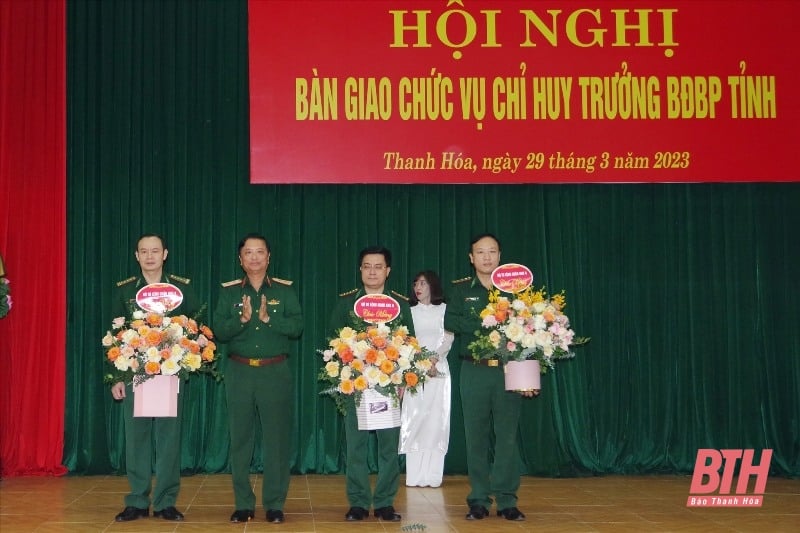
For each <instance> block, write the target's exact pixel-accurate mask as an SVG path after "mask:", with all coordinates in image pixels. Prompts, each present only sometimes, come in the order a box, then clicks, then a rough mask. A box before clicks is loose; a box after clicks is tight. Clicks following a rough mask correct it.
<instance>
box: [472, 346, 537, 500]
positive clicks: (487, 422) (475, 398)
mask: <svg viewBox="0 0 800 533" xmlns="http://www.w3.org/2000/svg"><path fill="white" fill-rule="evenodd" d="M460 385H461V405H462V407H463V410H464V437H465V439H466V444H467V471H468V477H469V484H470V493H469V495H468V496H467V505H469V506H473V505H482V506H484V507H486V508H487V509H488V508H490V507H491V505H492V499H491V495H494V497H495V499H496V500H497V509H498V510H501V509H507V508H509V507H516V506H517V490H518V489H519V483H520V461H519V449H518V444H517V434H518V430H519V428H518V424H519V413H520V407H521V402H522V396H520V395H519V394H518V393H516V392H507V391H506V390H505V378H504V376H503V367H502V365H501V366H496V367H490V366H485V365H479V364H475V363H472V362H470V361H464V362H463V363H462V365H461V379H460ZM492 433H493V434H494V455H493V456H494V462H493V463H490V455H489V450H490V447H491V437H492Z"/></svg>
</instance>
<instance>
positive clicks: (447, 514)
mask: <svg viewBox="0 0 800 533" xmlns="http://www.w3.org/2000/svg"><path fill="white" fill-rule="evenodd" d="M252 480H253V483H254V485H255V490H256V495H257V497H256V499H257V500H259V499H260V498H259V496H258V495H259V493H260V483H261V476H258V475H254V476H253V477H252ZM751 482H752V480H751ZM690 484H691V477H690V476H605V477H591V478H570V479H549V478H534V477H523V478H522V486H521V487H520V490H519V508H520V509H521V510H522V511H523V512H524V513H525V514H526V515H527V520H526V521H524V522H509V521H506V520H504V519H502V518H499V517H497V516H496V513H495V509H492V510H491V515H490V516H489V517H488V518H485V519H483V520H480V521H467V520H465V519H464V515H465V513H466V512H467V507H466V504H465V502H464V499H465V497H466V495H467V492H468V485H467V479H466V477H465V476H446V477H445V480H444V483H443V484H442V486H441V487H440V488H435V489H434V488H416V487H414V488H412V487H404V486H402V485H401V487H400V492H399V494H398V496H397V499H396V501H395V508H396V509H397V511H398V512H399V513H400V514H402V515H403V520H402V522H393V523H392V522H386V523H384V522H382V521H380V520H378V519H376V518H373V517H370V518H368V519H366V520H364V521H363V522H346V521H345V520H344V514H345V512H346V511H347V508H348V505H347V498H346V496H345V488H344V477H343V476H340V475H329V476H324V475H305V476H292V480H291V486H290V489H289V499H288V501H287V502H286V507H285V509H284V511H285V513H286V522H284V523H283V524H270V523H267V522H266V521H265V511H264V510H263V509H261V508H260V507H259V508H258V509H256V518H255V520H253V521H252V522H250V523H248V524H231V523H230V522H228V519H229V517H230V514H231V513H232V512H233V510H234V509H233V493H232V488H231V480H230V476H229V475H224V474H218V475H196V476H187V477H184V478H182V483H181V492H180V496H179V498H178V505H177V507H178V510H180V511H181V512H183V513H184V514H185V515H186V521H184V522H178V523H174V522H167V521H165V520H162V519H157V518H153V517H152V516H151V517H149V518H145V519H140V520H136V521H133V522H128V523H119V524H118V523H116V522H114V516H115V515H116V514H117V513H118V512H120V511H121V510H122V508H123V497H124V495H125V493H126V492H127V489H128V485H127V481H126V479H125V477H118V476H69V477H61V478H53V477H19V478H7V479H3V480H0V531H2V533H22V532H26V533H27V532H33V531H36V532H80V533H85V532H94V531H128V532H131V531H148V532H150V531H154V532H167V531H181V532H184V531H197V532H201V531H202V532H206V531H225V532H239V531H247V532H255V531H269V532H278V531H291V532H317V531H320V532H328V531H330V532H336V531H348V532H357V533H369V532H378V531H409V532H414V533H416V532H418V531H425V532H428V533H438V532H445V531H448V532H481V533H493V532H505V531H508V532H522V531H537V532H539V531H563V532H588V531H614V532H618V531H631V532H642V531H754V532H759V533H768V532H770V533H771V532H776V531H786V532H796V531H800V480H796V479H785V478H776V477H771V478H769V480H768V482H767V487H766V494H765V495H764V500H763V505H762V506H761V507H748V508H742V507H737V508H687V507H686V501H687V498H688V496H689V486H690ZM734 487H735V484H734ZM751 490H752V483H751ZM415 526H416V527H415ZM423 526H424V528H423Z"/></svg>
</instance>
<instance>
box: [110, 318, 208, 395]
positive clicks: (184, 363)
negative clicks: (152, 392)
mask: <svg viewBox="0 0 800 533" xmlns="http://www.w3.org/2000/svg"><path fill="white" fill-rule="evenodd" d="M213 338H214V334H213V333H212V331H211V329H209V328H208V327H206V326H204V325H201V324H198V323H197V321H196V320H195V319H194V318H188V317H187V316H185V315H177V316H164V315H163V314H160V313H155V312H147V311H141V310H137V311H134V312H133V313H132V319H131V320H126V319H125V318H124V317H118V318H115V319H114V320H113V321H112V324H111V331H108V332H107V333H106V335H105V337H103V341H102V343H103V346H104V347H105V348H106V351H105V355H106V360H107V361H108V362H109V363H110V364H111V366H112V371H111V372H109V373H107V374H106V376H105V378H104V381H105V382H106V383H116V382H119V381H124V382H131V381H132V382H133V383H134V385H139V384H141V383H143V382H144V381H145V380H147V379H149V378H151V377H152V376H157V375H164V376H178V377H181V378H186V377H188V376H190V375H192V374H195V373H200V372H206V373H210V374H212V375H213V376H214V377H217V373H216V359H215V350H216V349H217V347H216V345H215V344H214V342H213V340H212V339H213Z"/></svg>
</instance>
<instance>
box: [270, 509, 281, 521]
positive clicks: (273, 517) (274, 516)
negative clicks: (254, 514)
mask: <svg viewBox="0 0 800 533" xmlns="http://www.w3.org/2000/svg"><path fill="white" fill-rule="evenodd" d="M267 522H272V523H273V524H280V523H281V522H283V511H279V510H278V509H267Z"/></svg>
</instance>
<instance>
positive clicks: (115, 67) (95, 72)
mask: <svg viewBox="0 0 800 533" xmlns="http://www.w3.org/2000/svg"><path fill="white" fill-rule="evenodd" d="M67 7H68V40H67V45H68V58H67V59H68V71H67V79H68V94H67V97H68V104H67V110H68V213H69V218H68V244H69V257H68V276H69V279H68V284H69V293H68V312H69V315H68V338H67V352H68V372H67V376H66V379H67V399H66V414H65V416H66V435H65V450H64V464H65V465H67V467H68V468H69V469H70V470H71V471H72V472H75V473H106V472H121V471H123V470H124V468H125V464H124V449H123V448H124V444H123V438H122V426H121V424H122V419H121V413H120V412H119V406H117V405H114V403H113V401H112V400H111V396H110V394H109V393H108V390H107V387H106V386H104V385H103V384H102V382H101V381H102V377H101V376H102V373H103V370H104V364H105V363H104V362H103V360H102V350H101V347H100V338H101V337H102V335H103V333H104V332H105V330H106V329H107V328H108V325H109V324H108V323H107V322H108V318H109V317H108V309H109V301H108V300H109V298H110V293H111V289H112V287H113V285H114V283H115V282H116V281H118V280H120V279H123V278H126V277H128V276H130V275H131V274H133V273H135V272H136V268H137V265H136V263H135V261H134V258H133V247H134V243H135V239H136V237H137V236H138V235H139V234H140V233H142V232H146V231H148V232H149V231H156V232H160V233H163V234H164V235H165V236H166V237H167V245H168V248H169V250H170V255H169V260H168V263H167V269H168V270H169V271H170V272H174V273H178V274H180V275H185V276H188V277H190V278H191V279H192V284H193V285H195V288H196V291H197V292H198V293H199V294H200V295H201V296H202V297H203V299H204V300H206V301H207V302H208V303H209V306H210V308H211V309H213V305H214V304H215V302H216V293H217V288H218V287H219V283H220V282H224V281H227V280H230V279H233V278H235V277H238V276H239V274H240V271H239V269H238V263H237V261H236V245H237V242H238V240H239V238H241V236H242V235H243V234H245V233H247V232H249V231H261V232H263V233H264V234H266V235H267V236H268V237H269V238H270V240H271V244H272V248H273V251H272V262H271V266H270V271H271V273H272V274H273V275H275V276H278V277H282V278H288V279H292V280H294V281H295V287H296V288H297V291H298V293H299V296H300V299H301V304H302V306H303V309H304V313H305V320H306V325H305V332H304V334H303V336H302V338H301V339H300V340H299V341H298V342H297V343H295V346H294V349H293V352H292V354H291V364H292V366H293V369H294V375H295V380H296V390H297V398H296V405H295V406H294V409H295V413H296V425H295V431H294V443H295V454H294V459H293V471H295V472H302V473H305V472H321V473H335V472H341V471H342V466H343V463H342V451H343V445H344V440H343V439H344V435H343V431H342V427H341V419H340V418H339V415H338V414H337V413H336V411H335V408H334V406H333V402H332V401H330V400H329V399H327V398H324V397H320V396H319V395H318V392H319V390H320V387H319V386H318V383H317V381H316V376H317V373H318V371H319V367H320V357H319V356H318V354H317V353H316V350H317V348H320V347H322V346H323V344H324V340H325V339H324V334H325V327H326V324H327V320H328V315H329V313H330V311H331V310H332V308H333V306H334V304H335V302H336V299H337V298H338V296H337V295H338V293H340V292H344V291H346V290H348V289H350V288H353V287H355V286H356V285H357V282H358V274H357V270H356V260H357V254H358V251H359V250H360V249H361V248H362V247H364V246H366V245H369V244H374V243H381V244H385V245H386V246H388V247H389V248H390V249H391V250H392V251H393V252H394V255H395V257H394V263H393V265H392V273H391V276H390V278H389V282H390V285H392V287H393V288H395V289H396V290H399V291H403V292H407V291H408V289H409V283H410V280H411V277H412V276H413V275H414V274H415V273H416V272H417V271H419V270H422V269H427V268H432V269H435V270H437V271H438V272H439V273H440V274H441V275H442V277H443V279H445V280H449V279H456V278H460V277H463V276H465V275H469V274H470V273H471V269H470V265H469V262H468V259H467V248H468V242H469V239H470V236H471V235H472V234H474V233H477V232H483V231H492V232H494V233H496V234H497V235H498V236H499V237H500V239H501V241H502V244H503V254H502V257H503V259H504V260H505V261H507V262H520V263H524V264H526V265H528V266H530V267H531V268H532V269H533V271H534V279H535V284H536V285H537V286H542V285H545V286H547V288H548V289H549V290H550V291H551V292H558V291H560V290H561V289H565V290H566V291H567V313H568V315H569V316H570V318H571V320H572V323H573V325H574V328H575V330H576V331H577V333H578V334H579V335H585V336H591V337H592V341H591V343H590V344H589V345H588V346H586V347H583V348H581V349H580V350H579V351H578V356H577V358H576V359H574V360H572V361H567V362H565V363H563V364H561V365H560V366H559V367H558V369H557V371H556V372H555V373H551V374H548V375H546V376H544V377H543V386H544V393H543V395H542V397H541V398H539V399H537V400H531V401H527V402H525V406H524V410H523V415H522V421H521V423H520V429H519V430H520V449H521V452H522V458H523V464H522V465H521V468H522V469H523V471H524V472H526V473H529V474H534V475H543V476H572V475H584V474H589V473H645V472H648V473H650V472H689V471H691V469H692V467H693V465H694V459H695V454H696V451H697V449H698V448H706V447H709V448H772V449H773V450H774V455H773V459H772V468H773V471H774V472H775V473H776V474H781V475H791V476H796V475H800V422H799V421H798V420H799V419H798V412H800V385H799V384H800V340H798V339H799V338H800V336H799V335H798V333H797V324H798V322H799V321H800V304H798V296H800V294H799V293H800V291H798V289H799V288H800V283H799V282H798V279H800V267H799V266H798V264H800V247H798V246H797V244H796V242H797V236H796V234H797V231H798V229H800V214H798V212H800V209H799V207H800V184H798V183H790V184H768V183H751V184H641V185H603V184H589V185H511V186H500V185H485V186H482V185H473V186H445V185H371V184H364V185H319V186H315V185H282V186H278V185H261V186H253V185H250V184H249V183H248V149H249V147H248V105H247V100H248V92H247V85H248V84H247V6H246V2H245V1H244V0H235V1H233V0H231V1H227V0H219V1H210V0H209V1H196V2H186V1H179V0H176V1H139V0H135V1H134V0H130V1H105V2H89V1H84V0H80V1H79V0H69V1H68V3H67ZM576 127H580V125H579V124H578V123H576ZM320 164H325V162H324V161H320ZM650 177H651V176H648V175H641V176H636V177H632V178H633V179H642V180H646V179H649V178H650ZM753 178H754V179H757V178H758V177H757V176H754V177H753ZM798 179H799V180H800V176H799V177H798ZM208 316H210V313H209V315H208ZM211 325H212V327H213V323H212V324H211ZM222 354H223V355H224V349H223V351H222ZM451 366H452V367H453V379H454V381H455V383H456V385H457V380H458V373H459V372H458V371H459V364H457V363H456V361H455V359H454V360H453V364H452V365H451ZM222 369H223V371H224V361H223V364H222ZM225 386H235V384H231V383H225V382H223V383H222V384H216V383H214V382H213V381H211V380H207V379H195V380H192V381H190V382H189V383H187V384H186V386H185V387H184V388H183V389H182V392H181V395H180V401H181V402H182V405H183V410H184V414H185V419H184V439H183V445H182V446H183V468H184V470H185V471H186V472H187V473H189V472H221V471H225V470H226V469H227V454H228V430H227V411H226V407H225V401H224V387H225ZM454 389H455V390H454V410H453V428H452V438H451V448H450V453H449V454H448V457H447V461H446V470H447V471H448V472H449V473H463V472H464V471H465V469H466V466H465V457H464V441H463V426H462V423H461V417H462V413H461V402H460V400H459V399H458V387H457V386H456V387H455V388H454ZM284 407H285V406H276V408H284ZM259 457H260V452H259V451H258V450H256V454H255V458H254V463H253V468H254V470H258V469H259V467H260V465H259V463H258V461H259V460H260V459H259Z"/></svg>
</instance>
